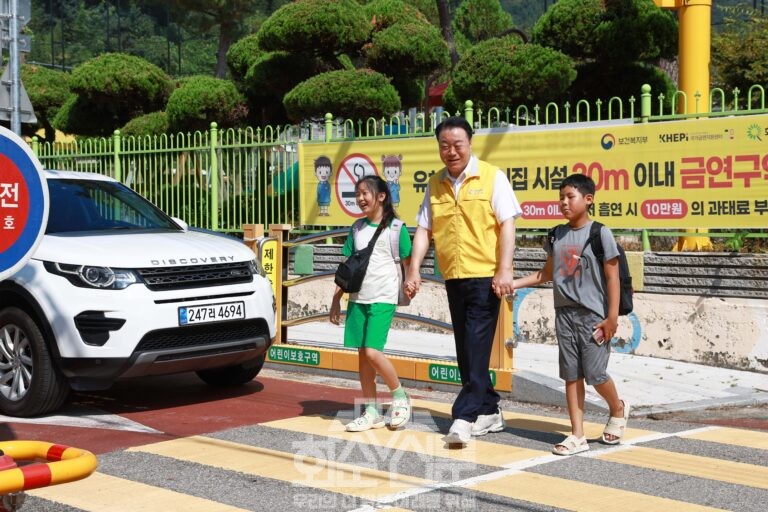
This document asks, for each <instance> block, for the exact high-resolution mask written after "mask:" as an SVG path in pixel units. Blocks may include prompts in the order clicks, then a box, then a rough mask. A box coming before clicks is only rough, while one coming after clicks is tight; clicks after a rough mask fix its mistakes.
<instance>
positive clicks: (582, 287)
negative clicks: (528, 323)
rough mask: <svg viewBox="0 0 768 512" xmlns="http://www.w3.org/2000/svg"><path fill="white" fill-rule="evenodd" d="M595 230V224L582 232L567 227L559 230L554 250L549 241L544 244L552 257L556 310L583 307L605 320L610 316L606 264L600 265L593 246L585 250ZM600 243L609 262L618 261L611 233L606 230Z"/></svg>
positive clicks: (557, 230) (560, 227) (583, 227)
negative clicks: (605, 274) (604, 265)
mask: <svg viewBox="0 0 768 512" xmlns="http://www.w3.org/2000/svg"><path fill="white" fill-rule="evenodd" d="M591 226H592V221H590V222H588V223H587V224H585V225H584V226H582V227H580V228H578V229H574V228H572V227H570V226H569V225H567V224H565V225H561V226H557V228H556V230H555V246H554V250H553V248H552V247H550V244H549V237H547V240H546V241H545V242H544V250H545V251H546V252H547V255H551V256H552V283H553V287H552V288H553V290H554V296H555V308H560V307H564V306H575V305H581V306H584V307H585V308H587V309H590V310H592V311H594V312H595V313H597V314H598V315H601V316H602V317H603V318H605V317H606V316H608V295H607V294H606V291H605V280H604V279H603V270H602V267H603V262H602V261H600V262H598V261H597V258H596V257H595V255H594V253H593V252H592V247H591V244H590V246H588V247H587V248H586V249H584V244H585V243H586V242H587V239H588V238H589V229H590V227H591ZM600 239H601V241H602V243H603V252H604V253H605V260H606V261H607V260H610V259H613V258H616V257H618V255H619V249H618V247H617V246H616V240H614V238H613V233H611V230H610V229H608V228H607V227H605V226H603V227H602V229H601V230H600ZM582 249H584V254H583V255H582V252H581V251H582Z"/></svg>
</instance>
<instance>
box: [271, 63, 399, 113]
mask: <svg viewBox="0 0 768 512" xmlns="http://www.w3.org/2000/svg"><path fill="white" fill-rule="evenodd" d="M283 105H285V110H286V112H287V113H288V116H289V118H290V119H292V120H294V121H297V122H298V121H302V120H305V119H322V118H324V116H325V114H326V112H331V113H333V114H334V115H335V116H341V117H347V118H351V119H366V118H368V117H375V118H378V117H382V116H389V115H391V114H394V113H395V112H397V111H398V110H400V97H399V96H398V94H397V91H396V90H395V88H394V87H393V86H392V84H391V83H390V80H389V78H387V77H386V76H384V75H382V74H381V73H377V72H376V71H373V70H371V69H353V70H346V69H345V70H340V71H329V72H327V73H322V74H320V75H316V76H313V77H312V78H310V79H309V80H305V81H304V82H302V83H300V84H299V85H297V86H296V87H294V88H293V89H292V90H291V91H290V92H288V94H286V95H285V97H284V98H283Z"/></svg>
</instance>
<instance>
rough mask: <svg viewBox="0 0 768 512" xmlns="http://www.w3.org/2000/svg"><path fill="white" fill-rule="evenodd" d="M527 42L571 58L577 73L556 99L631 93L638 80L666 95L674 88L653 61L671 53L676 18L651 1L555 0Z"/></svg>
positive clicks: (674, 46)
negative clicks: (561, 94) (530, 40)
mask: <svg viewBox="0 0 768 512" xmlns="http://www.w3.org/2000/svg"><path fill="white" fill-rule="evenodd" d="M533 41H534V42H535V43H538V44H541V45H545V46H550V47H552V48H555V49H557V50H560V51H562V52H563V53H565V54H566V55H569V56H571V57H572V58H574V59H575V60H576V63H577V67H576V70H577V72H578V78H577V79H576V81H574V83H573V85H572V86H571V87H570V89H569V91H568V94H567V95H564V96H563V98H562V99H569V100H577V99H587V100H596V99H599V98H602V99H607V98H608V97H612V96H618V97H620V98H622V99H626V98H628V97H630V96H635V97H637V95H638V94H639V91H640V87H641V86H642V84H643V83H650V84H651V85H652V87H654V90H655V92H657V93H663V94H665V96H666V98H667V99H668V100H669V98H670V97H671V93H673V92H674V84H673V83H672V82H671V80H670V79H669V78H668V77H666V78H665V75H663V74H662V73H660V72H659V68H658V67H656V63H657V62H658V61H659V59H662V58H670V57H673V56H674V55H675V54H676V52H677V22H676V20H675V18H674V15H673V14H672V13H671V12H669V11H665V10H662V9H660V8H658V7H656V5H655V4H654V3H653V1H652V0H611V1H604V0H559V1H558V2H556V3H555V4H554V5H553V6H552V7H550V9H549V10H548V11H547V12H546V13H545V14H544V15H543V16H542V17H541V18H539V21H538V22H537V23H536V25H535V26H534V29H533Z"/></svg>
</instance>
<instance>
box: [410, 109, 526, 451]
mask: <svg viewBox="0 0 768 512" xmlns="http://www.w3.org/2000/svg"><path fill="white" fill-rule="evenodd" d="M435 135H436V136H437V142H438V144H439V148H440V159H441V160H442V161H443V163H444V164H445V167H444V168H443V169H442V170H441V171H440V172H437V173H435V174H434V175H433V176H432V178H430V180H429V184H428V185H427V190H426V193H425V195H424V201H423V202H422V204H421V208H420V210H419V214H418V217H417V223H418V227H417V229H416V234H415V235H414V238H413V249H412V252H411V265H410V268H409V270H408V276H407V279H406V283H405V287H406V291H407V292H408V293H409V294H410V295H411V296H413V295H415V294H416V293H417V292H418V290H419V287H420V286H421V279H420V277H419V268H420V267H421V263H422V261H423V260H424V255H425V254H426V253H427V249H428V248H429V240H430V238H432V239H434V242H435V253H436V255H437V264H438V267H439V269H440V272H441V274H442V275H443V277H444V278H445V289H446V291H447V293H448V306H449V308H450V311H451V321H452V323H453V333H454V339H455V342H456V359H457V361H458V365H459V371H460V373H461V383H462V388H461V391H460V392H459V394H458V396H457V397H456V400H455V402H454V404H453V410H452V416H453V424H452V425H451V428H450V430H449V431H448V435H447V436H446V438H445V441H446V442H447V443H451V444H453V443H460V444H467V443H468V442H469V441H470V439H472V436H473V435H474V436H482V435H485V434H487V433H488V432H501V431H502V430H504V419H503V416H502V414H501V410H500V409H499V398H500V397H499V394H498V393H497V392H496V390H494V389H493V384H492V383H491V378H490V375H489V373H488V366H489V364H490V358H491V346H492V345H493V335H494V332H495V329H496V320H497V318H498V315H499V305H500V300H501V297H503V296H505V295H506V294H510V293H512V291H513V290H512V277H513V276H512V259H513V254H514V252H515V219H516V218H517V217H518V216H520V215H521V213H522V211H521V210H520V204H519V203H518V201H517V198H516V197H515V194H514V192H513V191H512V186H511V185H510V183H509V179H508V178H507V176H506V175H505V174H504V173H503V172H502V171H501V170H499V169H498V168H497V167H495V166H493V165H491V164H488V163H486V162H483V161H481V160H478V159H477V157H475V156H474V155H473V154H472V144H471V141H472V127H471V126H470V125H469V123H468V122H467V121H466V120H465V119H464V118H463V117H449V118H446V119H445V120H443V122H442V123H440V124H439V125H438V126H437V128H436V129H435Z"/></svg>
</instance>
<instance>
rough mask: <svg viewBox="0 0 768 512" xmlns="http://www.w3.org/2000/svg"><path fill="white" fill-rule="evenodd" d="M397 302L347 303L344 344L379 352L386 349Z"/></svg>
mask: <svg viewBox="0 0 768 512" xmlns="http://www.w3.org/2000/svg"><path fill="white" fill-rule="evenodd" d="M396 307H397V306H396V305H395V304H384V303H381V302H375V303H373V304H358V303H357V302H350V303H348V304H347V319H346V321H345V322H344V346H345V347H351V348H361V347H369V348H375V349H376V350H378V351H379V352H381V351H383V350H384V344H385V343H386V342H387V334H389V326H390V325H392V317H394V316H395V308H396Z"/></svg>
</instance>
